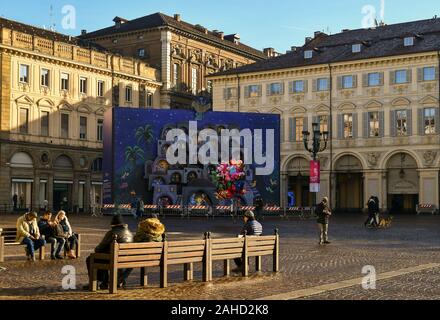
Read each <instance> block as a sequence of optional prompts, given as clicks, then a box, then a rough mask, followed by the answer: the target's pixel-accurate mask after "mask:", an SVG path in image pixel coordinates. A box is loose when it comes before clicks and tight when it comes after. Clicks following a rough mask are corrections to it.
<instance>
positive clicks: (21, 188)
mask: <svg viewBox="0 0 440 320" xmlns="http://www.w3.org/2000/svg"><path fill="white" fill-rule="evenodd" d="M10 168H11V176H12V179H11V199H12V205H13V208H14V211H15V210H26V209H27V208H31V207H32V185H33V182H34V179H33V169H34V161H33V160H32V158H31V156H30V155H29V154H27V153H26V152H17V153H15V154H14V155H13V156H12V158H11V160H10Z"/></svg>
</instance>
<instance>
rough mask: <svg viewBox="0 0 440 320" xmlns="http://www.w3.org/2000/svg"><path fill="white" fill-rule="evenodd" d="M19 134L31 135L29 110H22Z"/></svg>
mask: <svg viewBox="0 0 440 320" xmlns="http://www.w3.org/2000/svg"><path fill="white" fill-rule="evenodd" d="M19 132H20V133H21V134H27V133H29V109H24V108H20V125H19Z"/></svg>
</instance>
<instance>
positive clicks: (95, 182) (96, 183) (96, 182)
mask: <svg viewBox="0 0 440 320" xmlns="http://www.w3.org/2000/svg"><path fill="white" fill-rule="evenodd" d="M92 186H102V182H98V181H92Z"/></svg>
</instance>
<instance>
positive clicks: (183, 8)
mask: <svg viewBox="0 0 440 320" xmlns="http://www.w3.org/2000/svg"><path fill="white" fill-rule="evenodd" d="M382 4H384V6H383V5H382ZM66 5H72V6H73V7H74V8H75V12H76V29H73V30H72V29H68V30H66V29H63V28H62V20H63V17H64V16H65V15H63V13H62V9H63V7H64V6H66ZM51 6H52V7H53V15H52V18H51V15H50V7H51ZM365 6H369V7H365ZM373 8H374V11H375V12H376V16H377V17H378V18H379V19H380V17H381V16H382V13H383V18H384V20H385V22H386V23H388V24H392V23H398V22H404V21H411V20H420V19H427V18H432V17H433V16H434V15H439V16H440V1H438V0H419V1H414V0H314V1H300V0H276V1H273V0H272V1H269V0H252V1H251V0H217V1H212V0H211V1H210V0H203V1H202V0H125V1H120V0H118V1H113V0H108V1H105V0H95V1H93V0H87V1H86V0H62V1H60V0H38V1H35V0H21V1H11V0H4V1H2V5H1V7H0V15H1V16H3V17H5V18H9V19H14V20H18V21H20V22H24V23H28V24H33V25H36V26H40V27H42V26H46V27H49V26H50V25H51V24H53V23H54V24H55V29H56V30H57V31H58V32H62V33H65V34H71V35H78V34H79V33H80V31H81V29H87V30H88V31H91V30H96V29H99V28H103V27H107V26H110V25H111V24H113V22H112V19H113V18H114V17H115V16H116V15H118V16H121V17H124V18H127V19H134V18H137V17H140V16H144V15H147V14H150V13H154V12H163V13H165V14H168V15H173V14H174V13H180V14H181V15H182V19H183V20H185V21H188V22H190V23H193V24H201V25H203V26H205V27H207V28H208V29H210V30H213V29H217V30H222V31H224V32H225V33H226V34H231V33H239V34H240V35H241V39H242V42H244V43H246V44H248V45H251V46H253V47H255V48H258V49H262V48H265V47H273V48H275V49H276V50H277V51H279V52H285V51H286V50H288V49H289V48H290V47H291V46H293V45H296V46H298V45H302V44H303V42H304V38H305V37H307V36H312V35H313V32H314V31H324V32H331V33H337V32H340V31H341V30H342V29H358V28H362V27H363V25H365V24H363V22H365V21H366V20H368V18H369V17H372V16H373V13H374V12H373ZM383 8H384V10H383ZM363 10H365V11H364V13H362V11H363ZM370 21H371V19H370Z"/></svg>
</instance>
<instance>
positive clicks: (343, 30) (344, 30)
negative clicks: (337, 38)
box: [342, 29, 350, 32]
mask: <svg viewBox="0 0 440 320" xmlns="http://www.w3.org/2000/svg"><path fill="white" fill-rule="evenodd" d="M347 31H350V29H342V32H347Z"/></svg>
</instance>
